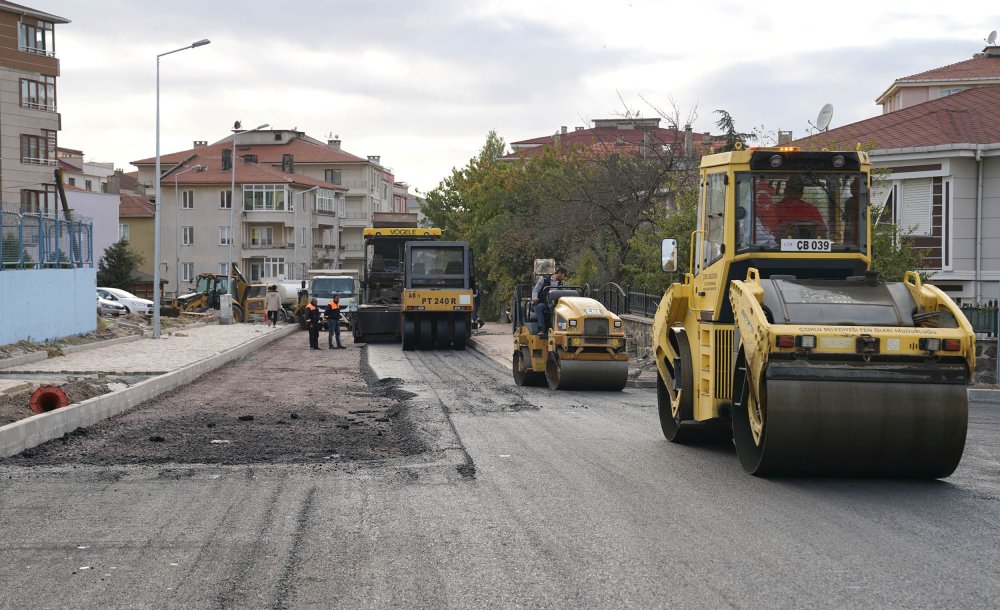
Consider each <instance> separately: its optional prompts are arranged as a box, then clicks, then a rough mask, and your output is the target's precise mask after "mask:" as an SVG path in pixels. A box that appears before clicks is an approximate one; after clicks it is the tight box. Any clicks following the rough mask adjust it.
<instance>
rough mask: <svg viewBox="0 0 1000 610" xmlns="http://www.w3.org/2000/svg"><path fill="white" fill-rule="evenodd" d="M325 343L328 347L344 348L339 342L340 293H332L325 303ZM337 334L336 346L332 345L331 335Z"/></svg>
mask: <svg viewBox="0 0 1000 610" xmlns="http://www.w3.org/2000/svg"><path fill="white" fill-rule="evenodd" d="M325 313H326V326H327V344H328V345H329V349H346V348H344V346H343V345H341V344H340V295H339V294H334V295H333V298H332V299H330V302H329V303H327V304H326V312H325ZM334 335H336V336H337V347H336V348H334V347H333V337H334Z"/></svg>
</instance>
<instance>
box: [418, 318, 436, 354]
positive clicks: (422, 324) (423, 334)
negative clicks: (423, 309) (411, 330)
mask: <svg viewBox="0 0 1000 610" xmlns="http://www.w3.org/2000/svg"><path fill="white" fill-rule="evenodd" d="M417 326H418V328H419V329H420V338H419V339H418V341H419V343H420V349H431V348H432V347H433V346H434V320H432V319H431V318H429V317H427V316H424V317H422V318H420V320H419V323H418V325H417Z"/></svg>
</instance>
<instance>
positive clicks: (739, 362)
mask: <svg viewBox="0 0 1000 610" xmlns="http://www.w3.org/2000/svg"><path fill="white" fill-rule="evenodd" d="M752 384H753V380H752V379H751V378H750V375H749V373H748V372H747V367H746V356H745V354H744V352H743V348H742V346H741V347H740V352H739V355H738V356H737V357H736V368H735V373H734V375H733V389H734V390H735V392H734V396H733V398H734V399H735V400H734V401H733V439H734V440H735V441H736V454H737V455H738V456H739V458H740V463H741V464H742V465H743V468H744V470H746V471H747V472H749V473H751V474H754V473H756V471H757V469H758V466H759V465H760V463H761V457H762V456H763V453H764V438H765V435H766V433H767V394H766V391H765V390H764V389H763V388H762V389H761V391H760V395H758V392H755V391H753V390H752Z"/></svg>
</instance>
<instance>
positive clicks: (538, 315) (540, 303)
mask: <svg viewBox="0 0 1000 610" xmlns="http://www.w3.org/2000/svg"><path fill="white" fill-rule="evenodd" d="M565 279H566V268H565V267H556V270H555V273H553V274H552V275H551V276H544V275H543V276H542V277H540V278H538V282H537V283H536V284H535V287H534V288H533V289H532V290H531V304H532V305H533V306H534V307H535V321H536V322H537V323H538V336H539V337H541V338H542V339H547V338H548V337H549V327H548V324H546V323H545V314H546V313H547V312H548V310H549V306H548V304H547V303H546V302H545V297H546V296H547V295H548V292H549V288H554V287H558V286H562V285H563V280H565Z"/></svg>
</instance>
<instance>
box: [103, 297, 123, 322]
mask: <svg viewBox="0 0 1000 610" xmlns="http://www.w3.org/2000/svg"><path fill="white" fill-rule="evenodd" d="M123 313H127V310H126V309H125V306H124V305H122V304H121V303H115V302H114V301H109V300H107V299H102V298H101V297H100V296H98V297H97V314H98V315H101V316H108V317H115V318H117V317H118V316H120V315H122V314H123Z"/></svg>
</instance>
